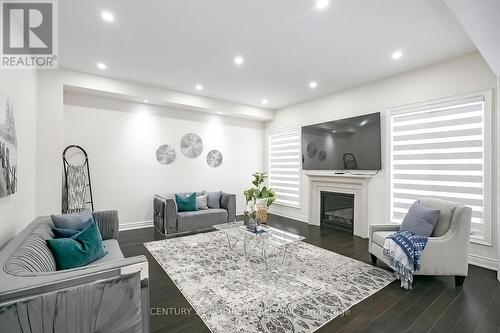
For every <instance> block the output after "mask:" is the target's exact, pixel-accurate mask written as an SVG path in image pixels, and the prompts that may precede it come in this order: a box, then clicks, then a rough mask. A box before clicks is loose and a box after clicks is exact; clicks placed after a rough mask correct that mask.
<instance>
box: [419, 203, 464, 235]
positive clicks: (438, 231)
mask: <svg viewBox="0 0 500 333" xmlns="http://www.w3.org/2000/svg"><path fill="white" fill-rule="evenodd" d="M418 201H419V202H420V203H421V204H422V205H423V206H425V207H427V208H431V209H439V210H440V213H439V218H438V221H437V223H436V227H435V228H434V231H433V232H432V235H431V236H432V237H439V236H443V235H444V234H445V233H446V232H447V231H448V229H449V228H450V224H451V218H452V217H453V213H454V212H455V207H456V206H457V204H456V203H453V202H449V201H445V200H439V199H420V200H418Z"/></svg>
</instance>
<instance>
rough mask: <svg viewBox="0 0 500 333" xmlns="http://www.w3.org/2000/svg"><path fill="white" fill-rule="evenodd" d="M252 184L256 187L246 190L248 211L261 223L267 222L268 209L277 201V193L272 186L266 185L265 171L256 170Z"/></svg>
mask: <svg viewBox="0 0 500 333" xmlns="http://www.w3.org/2000/svg"><path fill="white" fill-rule="evenodd" d="M252 176H253V178H254V179H253V180H252V185H253V186H254V187H252V188H249V189H248V190H246V191H244V192H243V194H244V195H245V198H246V201H247V212H249V214H250V216H251V217H253V218H254V219H255V218H257V220H258V221H259V222H261V223H264V224H265V223H267V211H268V209H269V207H270V206H271V205H272V204H273V203H274V201H276V193H275V192H274V190H273V189H272V188H268V187H266V186H264V183H265V181H266V179H267V174H266V173H265V172H256V173H254V174H253V175H252Z"/></svg>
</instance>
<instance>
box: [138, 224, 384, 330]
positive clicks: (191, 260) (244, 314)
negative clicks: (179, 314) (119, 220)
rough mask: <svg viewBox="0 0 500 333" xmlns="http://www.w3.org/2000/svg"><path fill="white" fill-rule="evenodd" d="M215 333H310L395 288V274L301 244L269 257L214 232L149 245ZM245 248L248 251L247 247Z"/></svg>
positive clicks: (156, 257)
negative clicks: (246, 254)
mask: <svg viewBox="0 0 500 333" xmlns="http://www.w3.org/2000/svg"><path fill="white" fill-rule="evenodd" d="M144 245H145V246H146V248H147V249H148V250H149V252H151V254H152V255H153V257H154V258H155V259H156V260H157V261H158V263H159V264H160V265H161V266H162V267H163V269H164V270H165V272H166V273H167V274H168V275H169V276H170V278H171V279H172V280H173V281H174V283H175V284H176V285H177V287H178V288H179V290H180V291H181V292H182V293H183V294H184V296H185V297H186V299H187V300H188V301H189V302H190V303H191V305H192V306H193V308H194V309H195V310H196V312H197V314H198V315H199V316H200V317H201V318H202V320H203V321H204V322H205V324H206V325H207V326H208V328H209V329H210V330H211V331H212V332H213V333H226V332H235V333H236V332H237V333H243V332H270V333H271V332H272V333H286V332H294V333H300V332H303V333H305V332H313V331H315V330H316V329H318V328H319V327H321V326H322V325H324V324H325V323H327V322H328V321H330V320H331V319H333V318H335V317H337V316H338V315H340V314H342V313H343V312H344V311H345V310H347V309H349V308H350V307H351V306H353V305H355V304H356V303H359V302H360V301H362V300H363V299H365V298H367V297H368V296H370V295H372V294H374V293H376V292H377V291H379V290H380V289H382V288H383V287H385V286H387V285H388V284H389V283H391V282H392V281H393V280H394V276H393V274H392V273H391V272H388V271H386V270H383V269H380V268H377V267H374V266H371V265H368V264H365V263H362V262H360V261H357V260H354V259H351V258H348V257H345V256H342V255H339V254H337V253H334V252H331V251H327V250H324V249H321V248H319V247H316V246H313V245H310V244H307V243H304V242H299V243H298V244H296V245H293V247H291V248H290V249H289V251H287V256H286V257H285V262H284V264H283V265H280V262H281V258H282V253H281V252H275V253H271V254H269V256H270V257H269V260H268V263H269V262H270V263H271V267H270V268H269V270H268V271H266V269H265V266H264V263H263V260H262V256H261V255H260V253H261V252H260V249H259V248H258V247H256V248H254V249H253V250H252V248H251V247H250V250H249V252H250V254H249V257H250V259H249V260H247V259H245V257H244V255H243V253H242V244H236V246H235V247H233V250H229V247H228V242H227V238H226V236H225V235H224V234H223V233H221V232H218V231H217V232H210V233H204V234H197V235H192V236H186V237H179V238H171V239H166V240H161V241H155V242H150V243H145V244H144ZM247 248H248V247H247ZM273 260H274V261H276V262H277V264H276V265H273V264H272V263H273Z"/></svg>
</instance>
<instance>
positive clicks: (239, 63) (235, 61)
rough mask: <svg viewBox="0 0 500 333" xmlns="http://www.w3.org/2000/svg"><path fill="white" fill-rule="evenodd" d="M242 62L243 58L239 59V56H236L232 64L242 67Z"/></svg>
mask: <svg viewBox="0 0 500 333" xmlns="http://www.w3.org/2000/svg"><path fill="white" fill-rule="evenodd" d="M244 61H245V60H243V57H241V56H237V57H235V58H234V63H235V64H236V65H238V66H240V65H242V64H243V62H244Z"/></svg>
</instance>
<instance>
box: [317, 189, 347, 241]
mask: <svg viewBox="0 0 500 333" xmlns="http://www.w3.org/2000/svg"><path fill="white" fill-rule="evenodd" d="M320 194H321V197H320V200H321V204H320V209H321V212H320V219H321V226H322V227H323V226H324V227H333V228H341V229H343V230H348V231H351V232H353V226H354V194H349V193H338V192H326V191H321V192H320Z"/></svg>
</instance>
